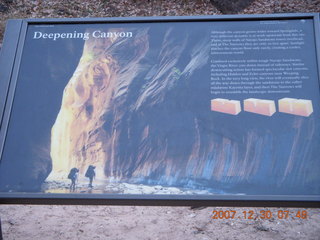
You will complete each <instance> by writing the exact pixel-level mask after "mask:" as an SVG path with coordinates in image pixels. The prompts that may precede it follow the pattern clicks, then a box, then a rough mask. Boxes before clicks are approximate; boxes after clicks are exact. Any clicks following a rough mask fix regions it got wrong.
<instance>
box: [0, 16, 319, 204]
mask: <svg viewBox="0 0 320 240" xmlns="http://www.w3.org/2000/svg"><path fill="white" fill-rule="evenodd" d="M319 47H320V46H319V16H318V14H288V15H255V16H246V15H243V16H216V17H214V16H203V17H161V18H111V19H64V20H61V19H45V20H33V19H31V20H11V21H9V22H8V25H7V30H6V36H5V41H4V45H3V48H2V55H1V59H0V61H1V62H0V72H1V73H0V74H1V75H0V76H1V78H0V81H1V82H0V84H1V85H0V87H1V89H0V91H1V92H0V94H1V95H0V97H1V99H0V114H1V118H0V119H1V132H0V134H1V135H0V140H1V145H0V150H1V152H0V153H1V162H0V192H1V194H0V202H1V203H12V202H13V203H21V202H29V203H46V202H48V201H49V202H50V201H51V202H55V203H62V202H63V203H92V204H142V205H144V204H146V205H148V204H150V205H153V204H157V205H165V204H167V205H194V204H201V205H229V206H236V205H246V204H247V205H252V204H253V205H257V206H259V205H260V206H319V203H320V174H319V173H320V109H319V103H320V92H319V61H318V59H319Z"/></svg>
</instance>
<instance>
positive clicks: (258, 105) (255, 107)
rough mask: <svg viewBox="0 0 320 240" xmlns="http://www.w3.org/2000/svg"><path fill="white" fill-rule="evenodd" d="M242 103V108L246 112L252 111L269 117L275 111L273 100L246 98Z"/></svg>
mask: <svg viewBox="0 0 320 240" xmlns="http://www.w3.org/2000/svg"><path fill="white" fill-rule="evenodd" d="M243 105H244V107H243V109H244V111H246V112H252V113H256V114H261V115H265V116H269V117H270V116H272V115H273V114H274V113H275V112H276V106H275V103H274V101H273V100H265V99H256V98H248V99H245V100H244V101H243Z"/></svg>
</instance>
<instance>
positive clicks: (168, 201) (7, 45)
mask: <svg viewBox="0 0 320 240" xmlns="http://www.w3.org/2000/svg"><path fill="white" fill-rule="evenodd" d="M291 19H312V20H313V23H314V32H315V36H313V37H314V38H315V44H316V46H315V48H316V51H317V53H316V56H317V59H318V63H317V67H318V69H317V70H318V76H319V75H320V64H319V57H320V24H319V14H317V13H308V14H269V15H222V16H196V17H135V18H92V19H86V18H79V19H16V20H9V21H8V23H7V28H6V32H5V37H4V43H3V47H2V49H1V55H0V156H2V153H3V148H4V144H5V141H6V134H7V129H8V125H9V122H10V114H11V111H12V105H13V101H14V98H15V89H16V84H17V81H18V75H19V69H20V66H21V65H20V64H21V59H22V53H23V49H24V44H25V39H26V34H27V30H28V27H29V26H30V25H41V24H89V23H90V24H94V23H104V24H107V23H122V24H125V23H141V24H144V23H152V22H190V21H191V22H204V21H205V22H207V21H209V22H217V21H261V20H291ZM319 93H320V92H319ZM0 203H1V204H93V205H154V206H155V205H157V206H161V205H162V206H190V205H191V206H195V205H199V206H250V207H253V206H260V207H320V195H309V196H301V195H296V196H294V195H283V196H270V195H228V194H226V195H225V194H222V195H210V196H200V195H196V196H194V195H136V194H108V195H106V194H103V195H102V194H81V193H79V194H78V193H77V194H73V193H70V194H69V193H68V194H55V193H50V194H48V193H27V192H26V193H15V192H1V193H0Z"/></svg>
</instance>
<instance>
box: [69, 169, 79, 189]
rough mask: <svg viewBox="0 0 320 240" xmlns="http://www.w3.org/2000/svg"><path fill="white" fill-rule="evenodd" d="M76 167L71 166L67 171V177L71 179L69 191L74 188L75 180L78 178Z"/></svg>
mask: <svg viewBox="0 0 320 240" xmlns="http://www.w3.org/2000/svg"><path fill="white" fill-rule="evenodd" d="M78 172H79V169H78V168H72V169H71V170H70V172H69V175H68V178H69V179H70V180H71V185H70V191H73V192H74V191H75V190H76V181H77V179H78Z"/></svg>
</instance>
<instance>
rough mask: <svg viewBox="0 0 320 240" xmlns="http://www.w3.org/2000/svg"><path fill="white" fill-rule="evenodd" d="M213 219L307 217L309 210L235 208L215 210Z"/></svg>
mask: <svg viewBox="0 0 320 240" xmlns="http://www.w3.org/2000/svg"><path fill="white" fill-rule="evenodd" d="M211 218H212V219H274V218H277V219H295V218H297V219H307V218H308V211H307V210H295V211H293V210H277V211H274V212H273V211H271V210H260V211H253V210H248V211H235V210H220V211H218V210H214V211H212V217H211Z"/></svg>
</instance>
